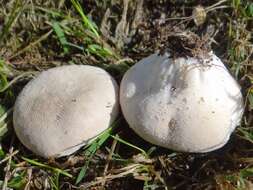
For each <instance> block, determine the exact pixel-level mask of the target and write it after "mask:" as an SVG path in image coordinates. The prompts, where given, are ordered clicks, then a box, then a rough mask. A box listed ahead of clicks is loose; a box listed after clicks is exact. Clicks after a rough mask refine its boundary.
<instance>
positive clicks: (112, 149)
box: [102, 139, 118, 186]
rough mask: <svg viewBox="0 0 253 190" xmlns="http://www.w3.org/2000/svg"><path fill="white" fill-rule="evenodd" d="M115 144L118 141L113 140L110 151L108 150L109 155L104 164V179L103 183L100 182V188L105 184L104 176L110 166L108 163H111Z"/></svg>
mask: <svg viewBox="0 0 253 190" xmlns="http://www.w3.org/2000/svg"><path fill="white" fill-rule="evenodd" d="M117 142H118V141H117V140H116V139H114V140H113V142H112V146H111V150H110V153H109V155H108V157H107V162H106V165H105V169H104V178H103V181H102V186H104V185H105V182H106V180H105V176H106V174H107V172H108V168H109V164H110V161H111V159H112V155H113V153H114V151H115V148H116V145H117Z"/></svg>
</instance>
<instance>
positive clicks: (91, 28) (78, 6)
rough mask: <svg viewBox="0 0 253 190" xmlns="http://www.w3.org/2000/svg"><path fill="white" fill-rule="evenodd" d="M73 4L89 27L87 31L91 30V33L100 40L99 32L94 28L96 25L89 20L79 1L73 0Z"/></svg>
mask: <svg viewBox="0 0 253 190" xmlns="http://www.w3.org/2000/svg"><path fill="white" fill-rule="evenodd" d="M71 3H72V4H73V6H74V7H75V9H76V10H77V12H78V13H79V14H80V16H81V17H82V21H83V24H84V26H85V27H87V29H89V30H91V32H92V33H93V34H94V35H95V36H96V37H97V38H99V34H98V32H97V30H96V29H95V27H94V24H93V23H92V22H91V21H90V20H89V18H88V17H87V16H86V15H85V14H84V12H83V9H82V6H81V5H80V3H79V2H78V1H77V0H71Z"/></svg>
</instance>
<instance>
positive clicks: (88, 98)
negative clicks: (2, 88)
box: [13, 65, 119, 158]
mask: <svg viewBox="0 0 253 190" xmlns="http://www.w3.org/2000/svg"><path fill="white" fill-rule="evenodd" d="M118 107H119V106H118V86H117V84H116V82H115V81H114V79H113V78H112V77H111V76H110V75H109V74H108V73H107V72H106V71H104V70H103V69H101V68H98V67H94V66H88V65H71V66H61V67H56V68H53V69H49V70H47V71H44V72H42V73H41V74H39V76H38V77H36V78H35V79H33V80H32V81H30V82H29V83H28V84H27V85H26V86H25V87H24V89H23V90H22V92H21V93H20V94H19V96H18V98H17V100H16V103H15V106H14V113H13V123H14V129H15V132H16V134H17V136H18V138H19V139H20V141H21V142H22V143H23V144H24V145H25V146H26V147H27V148H28V149H30V150H31V151H33V152H34V153H36V154H38V155H40V156H42V157H46V158H48V157H60V156H65V155H68V154H71V153H73V152H75V151H76V150H78V149H79V148H80V147H81V146H83V145H85V144H87V142H89V141H90V140H92V139H94V138H95V137H96V136H98V135H99V134H100V133H101V132H103V131H104V130H105V129H107V128H108V127H109V126H110V124H111V123H112V122H113V121H114V120H115V118H116V116H117V114H118Z"/></svg>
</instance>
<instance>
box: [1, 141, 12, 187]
mask: <svg viewBox="0 0 253 190" xmlns="http://www.w3.org/2000/svg"><path fill="white" fill-rule="evenodd" d="M13 139H14V138H13ZM12 141H13V140H12ZM11 144H12V142H11ZM9 154H10V156H9V160H8V163H7V165H6V171H5V177H4V182H3V186H2V190H7V184H8V180H9V178H10V169H11V160H12V154H13V146H12V145H11V148H10V149H9Z"/></svg>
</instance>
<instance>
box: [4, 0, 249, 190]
mask: <svg viewBox="0 0 253 190" xmlns="http://www.w3.org/2000/svg"><path fill="white" fill-rule="evenodd" d="M252 20H253V3H252V1H250V0H248V1H247V0H244V1H243V0H221V1H211V0H206V1H191V0H187V1H186V0H178V1H175V0H170V1H169V0H101V1H99V0H83V1H78V0H71V1H66V0H60V1H50V0H24V1H22V0H0V81H1V83H0V142H1V149H0V185H1V186H2V188H3V189H8V188H9V189H177V190H179V189H182V190H185V189H187V190H188V189H193V190H198V189H201V190H202V189H208V190H211V189H219V190H239V189H245V190H247V189H253V146H252V145H253V62H252V52H253V44H252V42H253V40H252V31H253V22H252ZM182 32H183V33H184V34H185V33H187V34H189V33H190V34H195V35H198V36H199V37H200V38H199V40H200V42H204V43H202V44H201V43H200V45H199V41H198V40H196V43H195V41H191V40H189V39H188V41H187V43H186V44H187V45H186V47H190V48H192V47H201V48H204V49H205V48H210V47H211V49H212V50H213V51H214V52H215V53H216V54H217V55H218V56H219V57H220V58H221V59H222V61H223V62H224V64H225V65H226V66H227V68H229V70H230V71H231V74H232V75H233V76H234V77H235V79H236V80H237V81H238V83H239V84H240V85H241V86H242V93H243V96H244V103H245V112H244V116H243V119H242V122H241V125H240V126H239V127H238V128H237V129H236V130H235V132H234V133H233V134H232V136H231V139H230V141H229V142H228V144H227V145H226V146H225V147H223V148H222V149H219V150H217V151H214V152H211V153H206V154H189V153H180V152H174V151H172V150H167V149H163V148H161V147H156V146H154V145H152V144H149V143H147V142H145V141H144V140H142V139H141V138H140V137H138V136H137V135H136V134H135V133H134V132H133V131H131V129H130V128H129V127H128V125H127V123H126V121H125V120H124V118H123V117H122V116H119V118H118V120H117V122H116V123H115V124H114V125H113V126H112V127H111V128H110V129H111V130H108V131H106V132H104V133H103V135H102V136H100V138H98V139H97V140H96V141H94V142H93V143H91V144H90V145H89V146H87V147H85V148H83V149H81V150H80V151H78V152H77V153H75V154H74V155H71V156H69V157H64V158H60V159H49V160H48V159H43V158H40V157H38V156H36V155H34V154H33V153H32V152H30V151H29V150H27V149H26V148H25V147H24V146H23V145H22V144H21V143H20V141H19V140H18V139H17V137H16V136H15V133H14V131H13V129H12V108H13V105H14V102H15V99H16V97H17V95H18V93H19V92H20V91H21V90H22V88H23V87H24V85H25V84H26V83H27V82H28V81H29V80H31V79H32V78H33V77H34V76H35V75H37V74H38V73H39V72H41V71H43V70H45V69H48V68H52V67H56V66H60V65H68V64H90V65H96V66H99V67H102V68H104V69H106V70H107V71H108V72H109V73H111V74H112V75H113V76H114V78H115V79H116V80H117V82H118V83H120V80H121V78H122V76H123V74H124V72H125V71H126V70H127V69H129V68H130V67H131V66H132V65H133V64H135V63H136V62H137V61H138V60H140V59H142V58H144V57H146V56H148V55H149V54H151V53H154V52H159V53H164V52H167V51H168V52H174V53H175V55H176V56H187V55H189V54H190V55H191V56H194V52H186V54H185V52H184V51H183V52H182V51H181V50H182V48H183V47H184V43H175V35H176V34H179V33H180V34H182ZM177 42H178V41H177ZM184 42H185V40H184ZM197 42H198V43H197ZM205 45H207V46H208V47H207V46H205Z"/></svg>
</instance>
